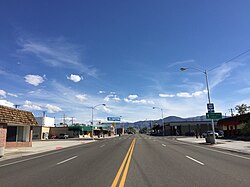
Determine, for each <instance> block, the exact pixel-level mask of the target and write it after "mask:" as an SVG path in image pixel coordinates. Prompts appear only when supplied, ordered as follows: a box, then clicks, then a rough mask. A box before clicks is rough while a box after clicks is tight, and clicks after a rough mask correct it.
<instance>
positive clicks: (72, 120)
mask: <svg viewBox="0 0 250 187" xmlns="http://www.w3.org/2000/svg"><path fill="white" fill-rule="evenodd" d="M71 122H72V125H74V117H71Z"/></svg>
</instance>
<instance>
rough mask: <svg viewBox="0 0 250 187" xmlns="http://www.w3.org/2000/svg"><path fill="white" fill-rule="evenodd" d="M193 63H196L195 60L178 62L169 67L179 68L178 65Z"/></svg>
mask: <svg viewBox="0 0 250 187" xmlns="http://www.w3.org/2000/svg"><path fill="white" fill-rule="evenodd" d="M193 62H195V60H193V59H190V60H183V61H177V62H173V63H171V64H170V65H168V67H169V68H171V67H173V66H177V65H180V64H187V63H193Z"/></svg>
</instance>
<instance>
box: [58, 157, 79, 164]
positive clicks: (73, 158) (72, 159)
mask: <svg viewBox="0 0 250 187" xmlns="http://www.w3.org/2000/svg"><path fill="white" fill-rule="evenodd" d="M75 158H77V156H73V157H71V158H68V159H66V160H64V161H61V162H58V163H57V164H56V165H60V164H63V163H65V162H68V161H70V160H73V159H75Z"/></svg>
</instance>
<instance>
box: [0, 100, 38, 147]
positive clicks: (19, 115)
mask: <svg viewBox="0 0 250 187" xmlns="http://www.w3.org/2000/svg"><path fill="white" fill-rule="evenodd" d="M36 125H37V122H36V120H35V118H34V116H33V114H32V113H31V112H27V111H23V110H18V109H14V108H10V107H6V106H1V105H0V147H31V146H32V128H33V126H36Z"/></svg>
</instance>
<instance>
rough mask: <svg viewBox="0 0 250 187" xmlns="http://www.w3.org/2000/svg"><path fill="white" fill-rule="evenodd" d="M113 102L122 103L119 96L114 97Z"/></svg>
mask: <svg viewBox="0 0 250 187" xmlns="http://www.w3.org/2000/svg"><path fill="white" fill-rule="evenodd" d="M113 100H114V101H120V100H121V99H120V98H119V97H118V96H117V95H115V96H114V97H113Z"/></svg>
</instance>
